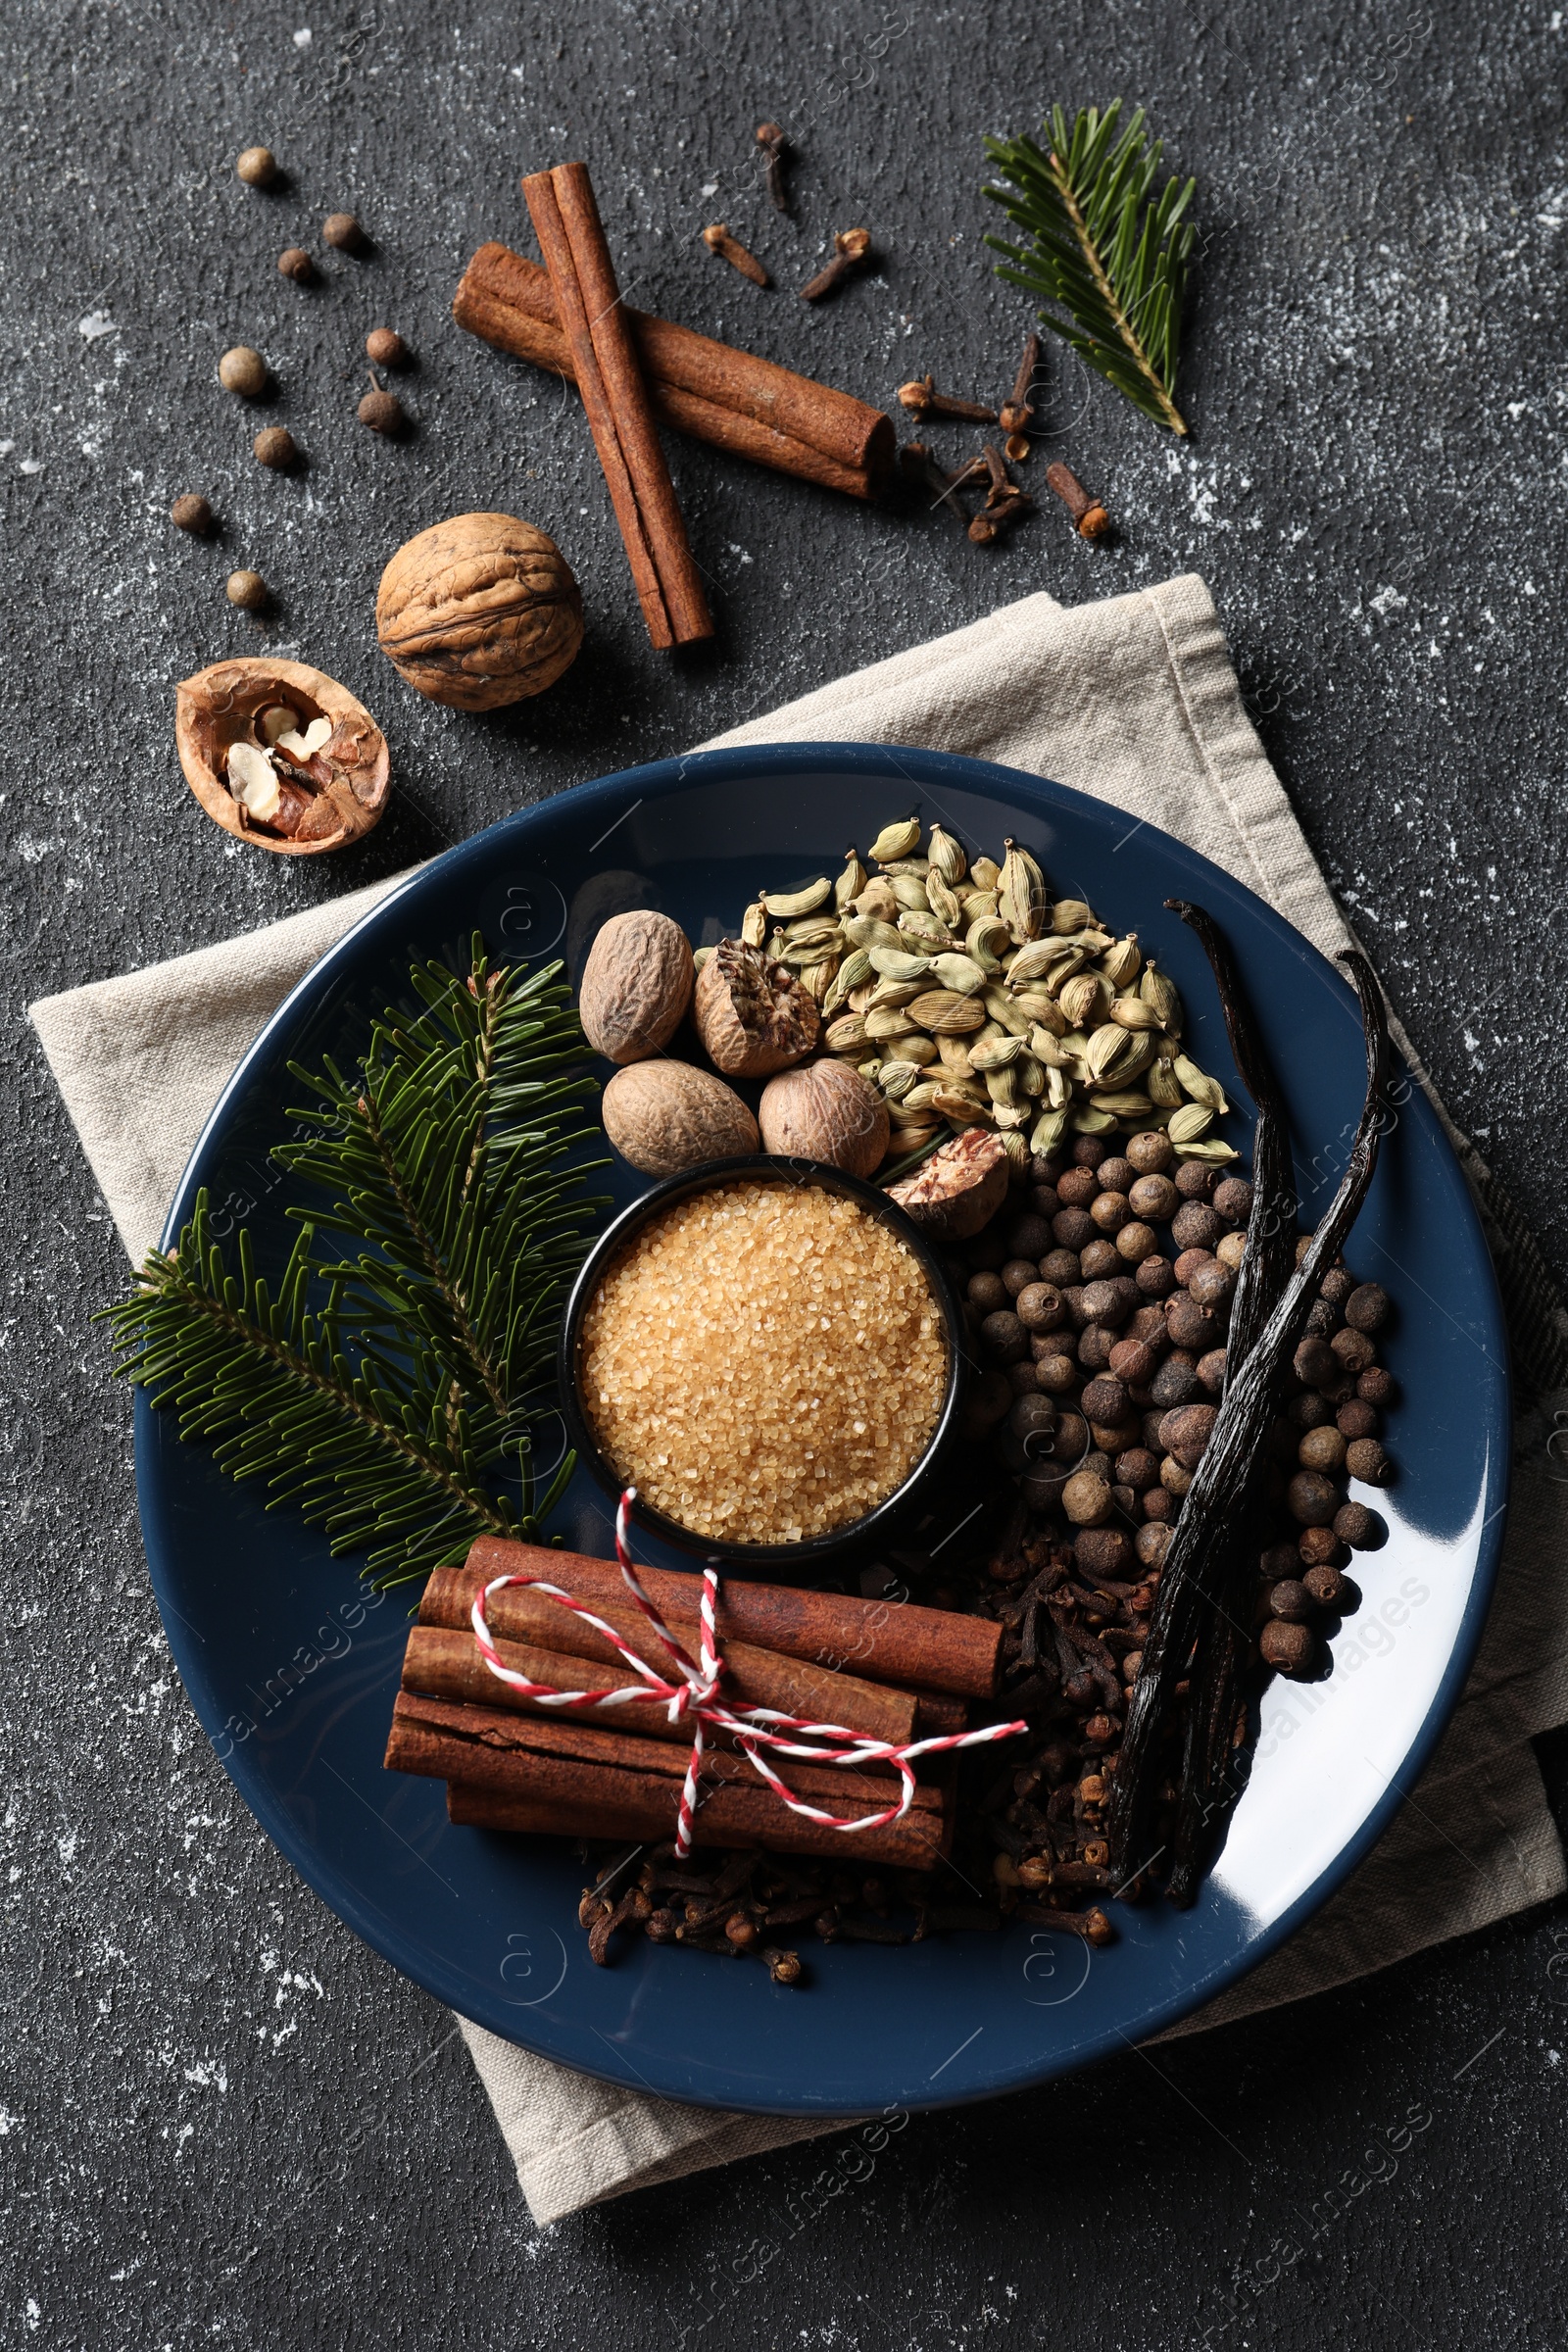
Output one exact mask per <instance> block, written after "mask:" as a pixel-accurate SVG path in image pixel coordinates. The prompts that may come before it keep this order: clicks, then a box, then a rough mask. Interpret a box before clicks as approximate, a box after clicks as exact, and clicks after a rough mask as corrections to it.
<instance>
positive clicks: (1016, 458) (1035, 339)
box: [998, 335, 1040, 466]
mask: <svg viewBox="0 0 1568 2352" xmlns="http://www.w3.org/2000/svg"><path fill="white" fill-rule="evenodd" d="M1039 365H1040V337H1039V336H1038V335H1031V336H1030V337H1029V339H1028V341H1027V342H1026V343H1025V345H1024V347H1023V358H1022V359H1021V360H1020V361H1019V362H1018V372H1017V374H1016V375H1015V376H1014V377H1013V379H1012V392H1011V396H1010V397H1009V398H1008V399H1006V400H1005V401H1004V402H1003V404H1002V415H1001V417H1000V418H999V419H998V421H999V423H1000V424H1001V426H1002V429H1003V431H1004V432H1005V434H1006V436H1007V439H1006V452H1007V455H1008V457H1009V458H1010V459H1011V460H1012V462H1013V464H1014V465H1015V466H1019V465H1022V463H1023V461H1024V459H1025V458H1026V457H1027V456H1028V455H1029V426H1030V422H1031V420H1032V419H1033V417H1034V413H1035V412H1034V403H1033V402H1032V401H1031V400H1030V398H1029V388H1030V386H1031V385H1032V384H1033V382H1034V378H1035V369H1036V368H1038V367H1039Z"/></svg>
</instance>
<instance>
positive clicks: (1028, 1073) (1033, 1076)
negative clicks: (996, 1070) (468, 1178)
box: [1016, 1053, 1046, 1102]
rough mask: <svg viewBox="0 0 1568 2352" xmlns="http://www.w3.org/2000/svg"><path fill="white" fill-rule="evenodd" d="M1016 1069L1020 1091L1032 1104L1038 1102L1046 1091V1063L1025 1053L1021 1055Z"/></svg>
mask: <svg viewBox="0 0 1568 2352" xmlns="http://www.w3.org/2000/svg"><path fill="white" fill-rule="evenodd" d="M1016 1067H1017V1071H1018V1087H1019V1091H1020V1092H1021V1093H1023V1094H1025V1095H1027V1096H1028V1098H1029V1100H1030V1101H1031V1102H1037V1101H1038V1100H1039V1098H1040V1097H1041V1096H1042V1095H1043V1094H1044V1093H1045V1091H1046V1069H1045V1064H1044V1062H1040V1061H1036V1059H1035V1057H1034V1055H1033V1054H1028V1053H1025V1054H1019V1056H1018V1060H1017V1064H1016Z"/></svg>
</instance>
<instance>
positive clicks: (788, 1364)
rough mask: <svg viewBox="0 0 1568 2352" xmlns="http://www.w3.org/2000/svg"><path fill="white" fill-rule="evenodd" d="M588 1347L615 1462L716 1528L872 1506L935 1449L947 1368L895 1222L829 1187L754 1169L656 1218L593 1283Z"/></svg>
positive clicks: (745, 1540) (800, 1520)
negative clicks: (763, 1177) (760, 1177)
mask: <svg viewBox="0 0 1568 2352" xmlns="http://www.w3.org/2000/svg"><path fill="white" fill-rule="evenodd" d="M581 1363H582V1374H581V1389H582V1399H583V1406H584V1410H585V1411H586V1413H587V1415H588V1418H589V1420H590V1422H591V1423H592V1425H593V1429H594V1433H595V1435H596V1437H597V1438H598V1441H599V1444H600V1446H602V1447H603V1449H604V1452H605V1454H606V1456H607V1457H608V1459H609V1460H610V1462H611V1463H612V1465H613V1468H614V1471H615V1473H616V1475H617V1477H619V1478H621V1479H623V1480H624V1481H625V1483H626V1484H627V1485H628V1486H635V1487H636V1489H637V1491H638V1494H639V1495H641V1496H642V1497H643V1499H644V1500H645V1501H646V1502H648V1503H650V1504H651V1505H652V1506H653V1507H654V1508H655V1509H656V1510H659V1511H662V1513H663V1514H664V1516H665V1517H666V1518H669V1519H673V1520H675V1521H676V1522H677V1523H678V1524H679V1525H680V1526H682V1527H686V1528H690V1529H691V1530H692V1532H693V1533H694V1534H695V1535H700V1536H705V1537H709V1538H711V1539H712V1540H713V1541H714V1542H717V1543H720V1544H722V1543H726V1542H727V1543H732V1544H798V1543H802V1542H804V1541H806V1540H807V1539H809V1538H810V1537H813V1536H821V1535H826V1534H828V1533H829V1532H830V1531H831V1530H833V1529H835V1528H840V1527H846V1526H848V1525H849V1524H850V1523H851V1522H852V1521H853V1520H856V1519H861V1518H864V1516H865V1515H866V1513H867V1512H868V1511H871V1510H873V1509H875V1507H876V1505H877V1504H878V1503H880V1502H884V1501H885V1500H886V1499H887V1497H888V1496H889V1495H892V1494H893V1493H894V1492H895V1491H896V1490H897V1489H898V1488H899V1487H900V1486H902V1485H903V1483H904V1481H905V1479H906V1478H907V1476H908V1474H909V1472H910V1471H911V1470H912V1469H913V1467H914V1465H915V1463H916V1462H917V1461H918V1460H919V1459H920V1457H921V1455H922V1454H923V1453H924V1452H925V1449H926V1447H927V1446H928V1445H929V1443H930V1440H931V1434H932V1432H933V1430H934V1429H935V1427H936V1423H937V1419H938V1416H939V1414H940V1412H941V1409H942V1401H943V1397H944V1396H945V1394H946V1390H947V1385H948V1370H949V1366H948V1344H947V1337H946V1333H945V1331H944V1328H943V1319H942V1313H941V1309H940V1307H939V1306H938V1303H937V1300H936V1299H935V1297H934V1296H933V1294H932V1291H931V1287H930V1284H929V1282H928V1281H927V1279H926V1276H925V1273H924V1271H923V1270H922V1268H921V1266H920V1264H919V1261H918V1260H917V1259H916V1258H915V1257H914V1256H913V1255H912V1253H911V1252H910V1251H909V1250H907V1248H906V1247H905V1245H904V1243H903V1242H901V1241H900V1240H899V1238H898V1236H897V1235H896V1234H894V1233H892V1232H890V1231H889V1229H888V1227H887V1226H886V1225H884V1224H883V1223H881V1222H880V1220H879V1219H878V1218H877V1217H875V1216H874V1215H872V1214H871V1213H870V1212H869V1211H867V1210H866V1209H864V1208H862V1207H861V1206H860V1204H859V1202H858V1201H851V1200H847V1199H846V1198H844V1196H843V1195H841V1194H837V1193H831V1192H828V1191H826V1190H825V1189H824V1188H822V1187H821V1186H818V1185H813V1184H800V1185H797V1184H788V1183H779V1184H771V1183H766V1182H758V1181H756V1180H750V1179H749V1180H746V1181H741V1182H737V1183H734V1184H729V1185H724V1186H721V1187H718V1188H716V1189H715V1190H713V1191H711V1192H707V1193H699V1194H697V1195H695V1196H694V1197H693V1198H692V1199H690V1200H687V1201H679V1202H677V1203H676V1204H675V1205H674V1206H673V1207H671V1208H669V1209H667V1210H666V1211H665V1212H664V1214H663V1215H662V1216H661V1217H657V1218H655V1219H654V1220H653V1222H652V1223H650V1224H649V1225H647V1226H645V1227H644V1229H643V1231H642V1232H641V1233H640V1234H639V1235H638V1237H637V1239H636V1240H635V1241H634V1242H633V1243H631V1245H630V1246H629V1247H628V1249H627V1250H625V1252H624V1254H623V1255H622V1256H620V1257H619V1258H617V1259H616V1260H615V1262H614V1264H613V1266H612V1267H611V1268H610V1270H609V1272H608V1273H607V1274H606V1276H605V1278H604V1280H603V1281H602V1282H601V1283H600V1285H599V1288H598V1290H597V1291H596V1293H595V1294H594V1297H593V1299H592V1301H591V1302H590V1304H589V1307H588V1311H587V1314H586V1315H585V1317H584V1320H583V1339H582V1354H581Z"/></svg>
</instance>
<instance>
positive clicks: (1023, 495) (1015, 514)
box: [969, 441, 1035, 547]
mask: <svg viewBox="0 0 1568 2352" xmlns="http://www.w3.org/2000/svg"><path fill="white" fill-rule="evenodd" d="M980 463H981V464H982V465H983V466H984V467H985V469H986V472H987V474H988V475H989V477H990V482H991V487H990V489H989V491H988V492H987V494H986V503H985V511H984V513H983V514H980V515H976V516H975V518H974V520H973V521H972V522H971V523H970V525H969V536H970V538H971V539H972V540H973V541H974V544H975V545H976V547H993V546H995V544H996V542H997V541H998V539H1000V538H1001V537H1002V535H1003V533H1004V532H1005V531H1006V530H1008V529H1010V527H1011V525H1012V524H1013V523H1015V522H1016V521H1017V520H1018V518H1019V516H1020V515H1027V514H1028V513H1029V512H1030V510H1031V508H1032V507H1033V506H1034V503H1035V502H1034V500H1033V499H1032V498H1031V497H1030V496H1029V493H1028V492H1027V490H1022V489H1020V488H1019V486H1018V484H1017V483H1016V482H1015V481H1014V480H1013V478H1012V476H1011V475H1010V474H1009V473H1008V471H1007V468H1006V466H1005V464H1004V463H1003V459H1002V453H1001V451H1000V450H998V449H995V448H993V446H992V444H991V443H990V442H989V441H988V442H987V443H986V446H985V449H984V451H983V453H982V456H981V459H980Z"/></svg>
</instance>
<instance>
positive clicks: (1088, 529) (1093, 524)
mask: <svg viewBox="0 0 1568 2352" xmlns="http://www.w3.org/2000/svg"><path fill="white" fill-rule="evenodd" d="M1039 366H1040V337H1039V336H1038V335H1031V336H1030V337H1029V339H1028V341H1027V342H1026V343H1025V345H1024V347H1023V356H1022V358H1021V359H1020V360H1019V362H1018V368H1017V372H1016V374H1015V375H1014V377H1013V382H1012V390H1011V391H1010V393H1009V394H1008V396H1007V398H1006V399H1005V401H1004V402H1003V403H1002V406H1001V408H1000V410H998V409H993V408H988V407H987V406H986V404H985V403H984V402H983V401H978V400H962V399H959V398H957V397H956V395H955V394H953V393H951V392H939V391H938V390H937V387H936V384H935V382H934V380H933V378H932V377H931V376H929V375H922V376H916V377H914V378H913V379H912V381H910V382H909V383H907V384H901V385H900V386H899V405H900V407H901V408H903V409H904V411H905V412H906V414H907V415H908V416H910V417H916V418H918V419H920V420H921V421H922V422H923V421H924V420H925V419H927V418H929V417H948V418H956V419H958V420H960V421H962V422H965V423H969V424H1000V426H1001V428H1002V431H1003V434H1004V436H1005V439H1004V442H1003V446H1002V448H1001V449H1000V450H999V449H998V448H997V447H996V445H995V443H994V442H991V441H987V442H986V443H985V444H984V445H983V446H982V448H981V450H980V452H979V454H978V456H976V457H972V458H969V459H967V460H966V461H965V462H964V464H963V465H962V466H958V467H957V468H956V470H954V471H952V472H950V471H948V470H946V469H945V468H944V467H943V466H941V465H940V464H939V463H938V461H937V459H936V458H935V456H934V455H933V453H932V452H931V450H929V449H928V448H927V447H926V445H925V443H924V442H923V441H910V442H907V443H906V445H905V447H904V448H903V449H902V450H901V451H900V453H899V462H900V466H901V469H902V471H903V473H904V477H905V479H906V481H907V482H909V483H910V484H912V485H913V486H914V487H915V488H916V489H920V490H924V491H926V492H928V493H929V494H930V498H931V503H932V504H933V505H934V506H935V505H945V506H947V507H949V508H951V510H952V511H953V513H954V514H955V515H956V516H957V517H958V519H959V521H960V522H961V523H962V524H963V526H964V530H965V532H966V533H967V535H968V537H969V538H970V539H971V540H972V541H973V543H974V545H975V546H976V547H994V546H995V545H996V544H997V542H998V541H999V540H1000V539H1002V538H1004V537H1005V535H1006V533H1007V531H1008V530H1009V529H1010V527H1011V526H1012V524H1013V523H1015V522H1018V521H1020V520H1021V519H1022V517H1023V516H1024V515H1029V514H1032V513H1033V512H1034V505H1035V502H1034V500H1033V499H1032V498H1031V497H1030V496H1029V493H1028V492H1027V491H1026V490H1025V489H1024V487H1023V485H1022V483H1021V482H1018V481H1016V480H1014V478H1013V476H1012V475H1011V474H1010V473H1009V472H1008V470H1007V467H1008V465H1009V463H1010V464H1011V465H1014V466H1021V465H1023V464H1024V463H1025V461H1026V460H1027V459H1028V457H1029V454H1030V447H1031V444H1030V438H1029V428H1030V425H1031V424H1032V422H1033V420H1034V413H1035V412H1034V402H1033V400H1032V399H1031V397H1030V395H1031V393H1032V391H1033V389H1034V382H1035V376H1036V373H1037V370H1038V368H1039ZM982 486H984V489H985V503H984V505H983V506H982V507H981V509H980V510H979V512H978V513H974V512H972V511H971V509H970V508H969V507H967V506H965V504H964V503H963V499H962V496H961V495H960V494H961V493H962V492H964V491H966V490H972V489H979V488H980V487H982ZM1046 486H1047V488H1048V489H1050V490H1052V491H1054V493H1055V495H1056V497H1057V498H1059V499H1060V500H1061V503H1062V505H1063V506H1064V507H1065V508H1066V510H1067V512H1068V514H1069V515H1070V516H1071V517H1072V520H1073V522H1074V524H1075V525H1076V527H1077V530H1078V534H1079V537H1080V538H1083V539H1089V540H1095V539H1103V537H1104V535H1105V533H1106V532H1107V531H1108V530H1109V528H1110V516H1109V515H1108V514H1107V513H1106V511H1105V509H1104V507H1103V505H1102V503H1101V501H1100V500H1099V499H1098V498H1094V497H1092V496H1091V495H1090V493H1089V492H1088V491H1087V490H1086V489H1085V488H1084V486H1083V484H1082V482H1080V481H1079V479H1078V477H1077V475H1076V474H1075V473H1074V472H1073V471H1072V469H1071V467H1070V466H1064V465H1063V464H1062V463H1061V462H1060V460H1059V459H1058V460H1057V461H1056V462H1055V463H1054V465H1051V466H1047V467H1046Z"/></svg>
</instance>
